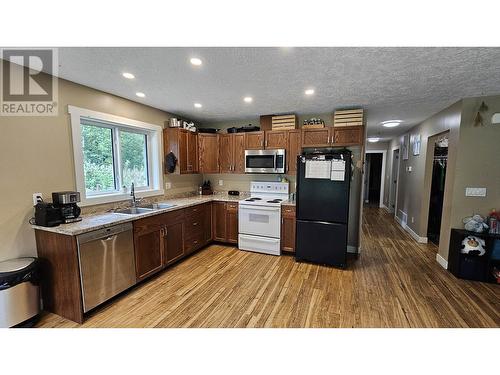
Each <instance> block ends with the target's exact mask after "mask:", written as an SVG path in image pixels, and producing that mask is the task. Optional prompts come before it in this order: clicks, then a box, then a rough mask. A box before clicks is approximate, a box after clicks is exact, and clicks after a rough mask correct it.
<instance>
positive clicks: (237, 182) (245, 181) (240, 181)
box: [203, 174, 296, 193]
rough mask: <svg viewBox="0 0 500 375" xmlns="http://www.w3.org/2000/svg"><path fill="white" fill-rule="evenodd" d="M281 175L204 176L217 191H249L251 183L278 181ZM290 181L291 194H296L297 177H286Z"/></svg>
mask: <svg viewBox="0 0 500 375" xmlns="http://www.w3.org/2000/svg"><path fill="white" fill-rule="evenodd" d="M279 176H281V175H274V174H206V175H204V176H203V178H204V179H205V180H209V181H210V184H211V185H212V189H214V190H216V191H229V190H238V191H248V190H249V188H250V181H278V178H279ZM286 178H287V179H288V180H289V181H290V193H294V192H295V181H296V177H295V176H288V175H287V176H286ZM220 180H222V181H223V185H222V186H221V185H219V181H220Z"/></svg>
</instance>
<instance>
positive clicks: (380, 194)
mask: <svg viewBox="0 0 500 375" xmlns="http://www.w3.org/2000/svg"><path fill="white" fill-rule="evenodd" d="M385 153H386V151H385V150H369V151H366V158H365V163H366V164H365V165H366V169H365V176H364V193H363V200H364V203H365V205H368V206H377V207H384V203H383V200H384V179H385Z"/></svg>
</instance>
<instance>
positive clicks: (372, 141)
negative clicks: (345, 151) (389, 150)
mask: <svg viewBox="0 0 500 375" xmlns="http://www.w3.org/2000/svg"><path fill="white" fill-rule="evenodd" d="M378 141H380V138H377V137H370V138H368V142H370V143H377V142H378Z"/></svg>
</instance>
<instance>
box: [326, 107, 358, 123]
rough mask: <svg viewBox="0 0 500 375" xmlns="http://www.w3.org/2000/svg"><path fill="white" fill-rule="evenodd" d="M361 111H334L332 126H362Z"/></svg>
mask: <svg viewBox="0 0 500 375" xmlns="http://www.w3.org/2000/svg"><path fill="white" fill-rule="evenodd" d="M363 116H364V112H363V109H361V108H359V109H347V110H340V111H335V113H334V114H333V126H336V127H339V126H363Z"/></svg>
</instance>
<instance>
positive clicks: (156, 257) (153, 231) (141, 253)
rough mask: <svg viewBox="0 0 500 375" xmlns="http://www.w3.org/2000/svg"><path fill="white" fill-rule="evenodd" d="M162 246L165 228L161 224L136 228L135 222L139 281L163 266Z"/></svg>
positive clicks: (136, 264)
mask: <svg viewBox="0 0 500 375" xmlns="http://www.w3.org/2000/svg"><path fill="white" fill-rule="evenodd" d="M162 247H163V230H162V228H161V227H160V226H158V225H152V226H148V227H143V226H141V227H140V228H139V229H138V230H136V227H135V223H134V250H135V273H136V277H137V280H138V281H139V280H142V279H145V278H146V277H148V276H150V275H152V274H154V273H156V272H158V271H160V270H161V269H162V268H163V249H162Z"/></svg>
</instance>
